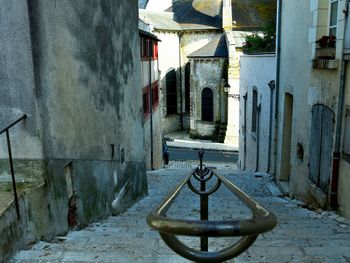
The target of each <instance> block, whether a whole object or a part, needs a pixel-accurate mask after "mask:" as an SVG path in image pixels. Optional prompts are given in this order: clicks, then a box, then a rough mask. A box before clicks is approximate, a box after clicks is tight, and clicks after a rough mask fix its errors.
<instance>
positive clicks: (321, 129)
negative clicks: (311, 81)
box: [309, 104, 334, 193]
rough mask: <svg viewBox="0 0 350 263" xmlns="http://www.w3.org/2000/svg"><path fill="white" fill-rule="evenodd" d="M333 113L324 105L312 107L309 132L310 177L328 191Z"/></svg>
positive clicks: (324, 190)
mask: <svg viewBox="0 0 350 263" xmlns="http://www.w3.org/2000/svg"><path fill="white" fill-rule="evenodd" d="M333 127H334V113H333V111H332V110H331V109H329V108H327V107H326V106H324V105H321V104H316V105H314V106H313V107H312V121H311V134H310V175H309V177H310V179H311V181H312V182H313V183H314V184H315V185H316V186H318V187H319V188H321V189H322V190H323V192H325V193H328V187H329V181H330V174H331V167H332V147H333V129H334V128H333Z"/></svg>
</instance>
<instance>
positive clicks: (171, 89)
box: [165, 69, 177, 115]
mask: <svg viewBox="0 0 350 263" xmlns="http://www.w3.org/2000/svg"><path fill="white" fill-rule="evenodd" d="M165 81H166V112H167V115H170V114H176V113H177V92H176V72H175V69H172V70H170V71H169V72H168V73H167V74H166V76H165Z"/></svg>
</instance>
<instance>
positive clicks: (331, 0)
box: [328, 0, 339, 37]
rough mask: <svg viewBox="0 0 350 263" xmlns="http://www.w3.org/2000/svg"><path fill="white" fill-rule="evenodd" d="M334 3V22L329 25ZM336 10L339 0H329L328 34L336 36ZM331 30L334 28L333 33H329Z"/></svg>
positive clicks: (337, 9)
mask: <svg viewBox="0 0 350 263" xmlns="http://www.w3.org/2000/svg"><path fill="white" fill-rule="evenodd" d="M334 4H336V5H337V7H336V13H335V24H333V25H331V22H332V20H333V19H332V18H333V17H332V14H333V13H332V5H334ZM338 11H339V0H329V12H328V14H329V16H328V35H329V36H331V35H334V36H335V37H337V30H338ZM332 30H335V32H334V34H333V33H331V31H332Z"/></svg>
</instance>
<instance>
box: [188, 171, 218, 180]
mask: <svg viewBox="0 0 350 263" xmlns="http://www.w3.org/2000/svg"><path fill="white" fill-rule="evenodd" d="M213 175H214V174H213V172H212V171H210V175H209V176H208V177H207V178H205V176H202V177H198V175H196V174H195V173H194V174H193V177H194V178H196V180H197V181H200V182H206V181H209V180H210V179H211V178H212V177H213Z"/></svg>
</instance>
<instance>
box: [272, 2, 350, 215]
mask: <svg viewBox="0 0 350 263" xmlns="http://www.w3.org/2000/svg"><path fill="white" fill-rule="evenodd" d="M279 2H280V10H279V12H280V13H279V16H280V19H279V21H280V22H279V24H280V26H279V30H278V32H279V38H278V39H279V41H278V43H279V46H280V50H281V51H280V53H278V57H277V60H278V63H277V73H278V74H277V77H276V92H277V101H276V109H277V111H278V114H277V116H276V117H277V122H276V123H277V125H276V127H275V129H276V137H275V140H276V141H277V144H276V153H277V154H276V156H275V157H276V161H275V162H274V163H275V176H276V179H277V181H278V182H279V183H280V185H281V186H283V187H284V188H285V191H286V192H289V194H290V196H292V197H297V198H300V199H302V200H304V201H306V202H307V203H309V204H311V205H313V206H316V207H333V208H337V207H339V211H340V212H341V213H342V214H343V215H345V216H347V217H350V202H349V200H350V192H349V187H350V164H349V158H348V156H349V153H350V151H349V138H350V133H349V131H350V130H349V127H350V126H349V107H350V106H349V105H350V96H349V94H350V93H349V90H350V86H349V85H350V84H349V80H348V76H350V71H349V68H348V67H347V64H348V59H349V55H348V52H349V50H348V49H347V48H346V47H349V44H348V42H344V35H345V36H346V35H348V33H349V30H350V27H349V25H348V24H349V22H348V21H349V19H348V10H349V5H348V1H345V0H329V1H328V0H310V1H279ZM345 25H347V26H345ZM345 33H346V34H345ZM296 36H298V37H297V38H296ZM334 36H335V38H334ZM296 39H297V40H296ZM344 43H346V44H347V45H348V46H346V45H345V46H344ZM271 168H274V167H271Z"/></svg>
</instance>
